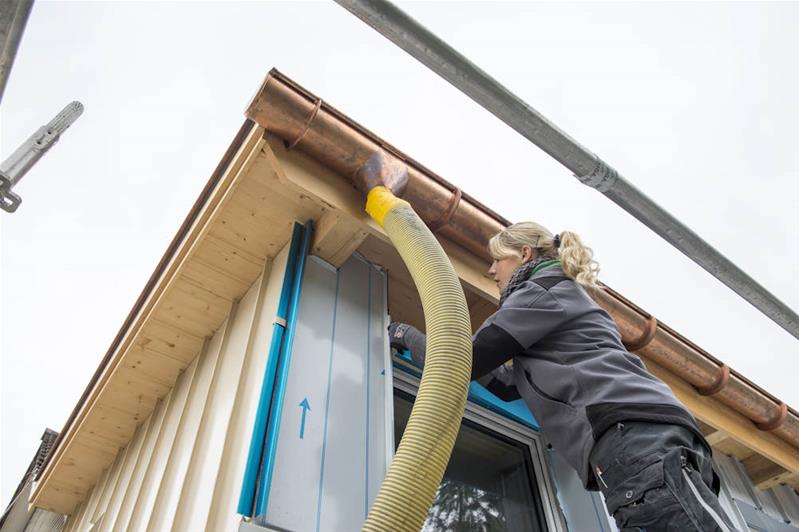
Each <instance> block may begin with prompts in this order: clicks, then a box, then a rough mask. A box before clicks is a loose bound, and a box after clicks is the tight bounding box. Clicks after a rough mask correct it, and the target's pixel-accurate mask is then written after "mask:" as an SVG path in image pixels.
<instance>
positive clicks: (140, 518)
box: [128, 357, 200, 531]
mask: <svg viewBox="0 0 799 532" xmlns="http://www.w3.org/2000/svg"><path fill="white" fill-rule="evenodd" d="M199 360H200V357H197V358H195V359H194V361H193V362H192V363H191V365H190V366H189V367H187V368H186V369H185V370H184V371H183V374H181V376H180V377H178V380H177V382H176V383H175V387H174V388H172V391H171V392H169V393H168V394H167V396H166V397H165V398H164V403H165V405H166V413H165V414H164V421H163V423H162V424H161V430H160V431H159V433H158V437H157V439H156V442H155V448H154V449H153V454H152V456H150V463H149V464H148V465H147V471H146V472H145V473H144V479H143V480H142V485H141V489H140V490H139V494H138V497H137V499H136V504H135V505H134V507H133V514H132V515H131V519H130V523H129V524H128V530H131V531H142V530H144V529H145V527H146V526H147V523H148V522H149V520H150V516H151V515H152V511H153V506H154V504H155V498H156V496H157V494H158V487H159V486H160V484H161V479H162V478H163V475H164V471H165V470H166V462H167V460H168V459H169V453H170V452H171V450H172V443H173V441H174V440H175V434H176V433H177V430H178V425H179V424H180V419H181V417H182V416H183V409H184V408H185V405H186V399H187V398H188V396H189V390H190V389H191V383H192V381H193V380H194V375H195V373H196V371H197V364H198V363H199Z"/></svg>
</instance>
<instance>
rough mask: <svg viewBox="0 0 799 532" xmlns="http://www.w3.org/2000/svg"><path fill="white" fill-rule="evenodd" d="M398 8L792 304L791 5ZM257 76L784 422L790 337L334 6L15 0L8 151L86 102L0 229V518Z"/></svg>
mask: <svg viewBox="0 0 799 532" xmlns="http://www.w3.org/2000/svg"><path fill="white" fill-rule="evenodd" d="M402 7H403V8H404V9H405V10H407V11H408V12H409V13H410V14H411V15H412V16H414V17H415V18H417V19H418V20H420V21H421V22H422V23H423V24H425V25H426V26H427V27H428V28H429V29H431V30H432V31H434V32H435V33H437V34H438V35H439V36H440V37H442V38H443V39H444V40H446V41H447V42H449V43H450V44H451V45H453V46H454V47H455V48H456V49H458V50H459V51H460V52H462V53H464V54H465V55H466V56H467V57H469V58H470V59H471V60H472V61H474V62H475V63H477V64H478V65H479V66H481V67H482V68H483V69H484V70H486V71H487V72H489V73H490V74H491V75H493V76H494V77H495V78H497V79H498V80H500V81H501V82H502V83H504V84H505V85H506V86H507V87H509V88H510V89H511V90H512V91H514V92H515V93H516V94H518V95H519V96H521V97H522V98H523V99H524V100H526V101H527V102H528V103H529V104H530V105H532V106H533V107H534V108H536V109H537V110H538V111H540V112H541V113H543V114H544V116H546V117H547V118H549V119H550V120H551V121H553V122H554V123H555V124H557V125H558V126H559V127H560V128H561V129H563V130H565V131H566V132H567V133H569V134H570V135H571V136H572V137H574V138H576V139H577V140H578V141H579V142H581V143H582V144H583V145H585V146H587V147H588V148H589V149H591V150H593V151H594V152H596V153H598V154H599V155H600V156H601V157H603V158H604V159H605V160H606V161H608V162H609V163H610V164H612V165H613V166H614V167H615V168H617V169H618V170H619V171H620V172H621V173H622V174H623V175H624V176H625V177H627V178H628V179H629V180H630V181H631V182H632V183H634V184H635V185H636V186H637V187H639V188H640V189H641V190H643V191H644V192H645V193H647V194H648V195H649V196H650V197H652V198H653V199H654V200H656V201H657V202H659V203H660V204H661V205H662V206H664V207H665V208H666V209H668V210H669V211H670V212H671V213H672V214H674V215H675V216H676V217H677V218H679V219H681V220H682V221H683V222H684V223H686V224H687V225H688V226H690V227H691V228H693V229H694V230H695V231H696V232H697V233H699V234H700V235H702V236H703V237H704V238H705V239H706V240H707V241H708V242H710V243H711V244H713V245H714V246H716V247H717V249H719V250H720V251H721V252H722V253H724V254H726V255H727V257H729V258H730V259H732V260H733V261H734V262H735V263H737V264H738V265H739V266H740V267H742V268H743V269H744V271H746V272H748V273H749V274H750V275H752V276H753V277H754V278H755V279H757V280H758V281H759V282H760V283H762V284H763V285H764V286H765V287H766V288H768V289H769V290H771V291H772V292H773V293H774V294H776V295H777V296H778V297H779V298H780V299H782V301H784V302H785V303H787V304H788V305H789V306H790V307H791V308H793V309H794V310H796V309H799V238H798V237H797V231H798V230H799V3H796V2H793V3H778V4H765V3H756V4H754V3H614V4H605V3H591V4H585V3H582V4H571V3H565V2H558V3H536V4H531V3H512V4H502V3H458V4H453V3H446V4H441V3H438V4H433V3H407V4H402ZM273 66H275V67H277V68H279V69H281V70H282V71H283V72H284V73H286V74H287V75H289V76H290V77H292V78H293V79H295V80H296V81H297V82H298V83H300V84H301V85H303V86H305V87H306V88H308V89H309V90H311V91H312V92H314V93H316V94H317V95H319V96H321V97H322V98H324V99H325V100H326V101H328V102H330V103H331V104H332V105H333V106H335V107H337V108H339V109H340V110H341V111H343V112H344V113H346V114H348V115H349V116H351V117H353V118H354V119H355V120H357V121H359V122H360V123H362V124H363V125H364V126H366V127H367V128H369V129H371V130H372V131H374V132H376V133H377V134H378V135H380V136H382V137H383V138H385V139H386V140H388V141H389V142H391V143H393V144H394V145H396V146H397V147H398V148H400V149H402V150H403V151H405V152H406V153H408V154H409V155H411V156H412V157H414V158H416V159H418V160H419V161H420V162H422V163H423V164H425V165H427V166H428V167H430V168H431V169H433V170H434V171H436V172H437V173H439V174H441V175H442V176H443V177H444V178H446V179H447V180H449V181H451V182H453V183H455V184H456V185H458V186H460V187H461V188H463V189H464V190H465V191H466V192H468V193H469V194H471V195H473V196H475V197H476V198H478V199H479V200H481V201H482V202H483V203H485V204H486V205H488V206H489V207H491V208H493V209H495V210H497V211H498V212H500V213H502V214H503V215H504V216H506V217H507V218H509V219H511V220H513V221H521V220H525V219H534V220H536V221H539V222H541V223H543V224H544V225H546V226H548V227H549V228H551V229H552V230H554V231H562V230H566V229H568V230H573V231H576V232H578V233H579V234H581V235H582V236H583V238H584V240H585V241H586V243H587V244H588V245H590V246H592V247H593V248H594V250H595V253H596V257H597V259H598V260H599V262H600V264H601V265H602V278H603V280H604V281H605V282H607V283H608V284H610V285H611V286H612V287H614V288H615V289H617V290H618V291H620V292H621V293H622V294H624V295H625V296H626V297H628V298H629V299H631V300H633V301H634V302H636V303H637V304H639V305H640V306H642V307H643V308H644V309H646V310H648V311H650V312H652V313H653V314H654V315H655V316H657V317H658V318H659V319H660V320H661V321H663V322H664V323H666V324H668V325H670V326H672V327H674V328H676V329H677V330H678V331H680V332H681V333H683V334H685V335H686V336H687V337H688V338H690V339H692V340H693V341H695V342H696V343H698V344H699V345H701V346H702V347H704V348H705V349H707V350H708V351H709V352H710V353H712V354H713V355H714V356H716V357H717V358H719V359H721V360H723V361H725V362H727V363H728V364H729V365H730V366H731V367H733V368H734V369H736V370H738V371H739V372H741V373H742V374H744V375H745V376H747V377H748V378H749V379H751V380H753V381H754V382H756V383H758V384H759V385H761V386H763V387H765V388H766V389H767V390H769V391H770V392H772V393H773V394H775V395H776V396H778V397H780V398H782V399H783V400H785V401H786V402H787V403H788V404H790V405H792V406H793V407H798V406H799V356H798V355H799V342H797V341H796V340H795V339H794V338H793V337H792V336H790V335H789V334H788V333H786V332H784V331H783V330H782V329H781V328H779V327H778V326H777V325H775V324H773V323H772V322H771V321H769V320H768V319H767V318H765V317H763V316H762V315H761V314H760V313H759V312H758V311H756V310H755V309H754V308H752V307H751V306H750V305H749V304H748V303H746V302H745V301H744V300H742V299H740V298H739V297H738V296H737V295H735V294H733V293H732V292H731V291H730V290H728V289H727V288H726V287H724V286H723V285H722V284H721V283H720V282H718V281H716V280H715V279H714V278H712V277H711V276H710V275H709V274H707V273H705V271H704V270H702V269H701V268H699V266H696V265H695V264H694V263H693V262H692V261H690V260H689V259H687V258H685V257H684V256H683V255H681V254H680V253H679V252H678V251H677V250H675V249H673V248H672V247H670V246H669V245H668V244H666V243H665V242H663V241H662V240H661V239H660V238H659V237H657V236H656V235H655V234H654V233H652V232H650V231H649V230H648V229H646V228H645V227H644V226H642V225H641V224H640V223H638V222H637V221H635V220H634V219H633V218H632V217H631V216H629V215H627V214H626V213H625V212H624V211H622V210H621V209H620V208H618V207H616V206H615V204H613V203H612V202H610V200H608V199H606V198H605V197H604V196H602V195H601V194H600V193H598V192H596V191H593V190H592V189H589V188H587V187H585V186H584V185H581V184H580V183H579V182H578V181H577V180H576V179H574V178H573V177H572V176H571V175H570V173H569V172H568V171H567V170H565V169H564V168H563V167H561V166H560V165H558V164H557V163H556V162H554V161H553V160H552V159H550V158H549V157H548V156H547V155H545V154H544V153H543V152H541V151H540V150H538V148H536V147H535V146H533V145H532V144H530V143H529V142H528V141H526V140H525V139H523V138H522V137H521V136H519V135H518V134H517V133H515V132H514V131H512V130H511V129H510V128H508V127H507V126H505V125H504V124H502V123H501V122H500V121H499V120H497V119H496V118H494V117H493V116H492V115H490V114H489V113H488V112H487V111H485V110H483V109H482V108H480V107H479V106H478V105H477V104H475V103H473V102H472V101H471V100H469V99H468V98H467V97H466V96H464V95H462V94H461V93H460V92H458V91H457V90H456V89H455V88H453V87H451V86H450V85H449V84H447V83H446V82H445V81H443V80H442V79H440V78H439V77H438V76H436V75H435V74H434V73H432V72H430V71H428V70H427V69H426V68H425V67H424V66H422V65H421V64H420V63H418V62H417V61H416V60H414V59H412V58H411V57H410V56H408V55H406V54H405V53H404V52H402V51H401V50H399V49H398V48H396V47H395V46H394V45H393V44H391V43H389V42H388V41H387V40H385V39H384V38H383V37H381V36H380V35H379V34H377V33H376V32H375V31H374V30H372V29H371V28H369V27H367V26H366V25H364V24H363V23H362V22H360V21H359V20H358V19H356V18H355V17H354V16H352V15H350V14H349V13H348V12H346V11H345V10H344V9H343V8H340V7H338V6H337V5H335V4H332V3H290V4H286V3H255V2H253V3H241V4H233V3H224V4H223V3H77V2H75V3H66V2H64V3H60V2H59V3H51V2H45V1H43V0H40V1H38V2H37V3H36V4H35V5H34V9H33V13H32V15H31V17H30V20H29V22H28V27H27V29H26V32H25V35H24V37H23V40H22V44H21V48H20V50H19V53H18V55H17V61H16V64H15V65H14V69H13V71H12V73H11V77H10V80H9V84H8V86H7V88H6V93H5V96H4V99H3V102H2V115H1V117H2V126H1V127H0V135H2V139H1V143H0V147H2V152H3V154H4V156H7V155H9V154H10V153H11V152H12V151H13V150H14V149H15V148H16V147H17V146H18V145H19V144H20V143H22V142H23V141H24V140H25V139H26V138H27V137H28V136H29V135H30V134H31V133H33V132H34V131H35V130H36V129H37V128H38V127H39V126H41V125H43V124H44V123H46V122H47V121H48V120H49V119H50V118H52V116H54V115H55V113H56V112H58V111H59V110H60V109H61V108H62V107H63V106H64V105H65V104H66V103H68V102H69V101H71V100H74V99H77V100H80V101H81V102H83V104H84V105H85V106H86V111H85V112H84V114H83V116H82V117H81V118H80V119H79V120H78V121H77V122H76V124H75V125H74V126H73V127H72V128H71V129H70V130H69V131H67V133H66V134H65V135H64V136H63V138H62V139H61V141H60V142H59V143H57V144H56V145H55V147H54V148H53V149H52V150H51V151H50V152H49V153H48V154H47V155H46V156H45V157H44V158H43V159H42V160H41V161H40V162H39V163H38V164H37V166H36V167H34V169H33V170H32V171H31V172H30V173H29V174H28V175H27V176H26V177H25V179H24V180H23V181H22V182H21V184H20V185H19V186H18V187H17V189H16V191H17V192H18V193H19V194H20V195H21V196H22V198H23V203H22V205H21V207H20V208H19V210H18V211H17V212H16V213H15V214H13V215H8V214H5V213H0V223H2V232H1V233H0V238H1V239H2V263H1V267H2V279H1V281H2V285H0V291H1V293H2V307H1V311H2V316H1V317H0V324H2V328H1V329H0V335H2V342H1V343H0V345H1V346H2V365H1V366H0V371H2V377H1V380H0V384H1V385H2V386H1V389H0V401H1V402H2V405H1V406H0V416H2V417H1V420H2V423H1V424H0V430H1V431H2V436H1V437H0V446H1V449H0V469H2V477H1V479H2V480H1V481H2V485H1V488H2V489H0V507H4V506H5V505H6V504H7V502H8V501H9V499H10V496H11V494H12V492H13V490H14V488H15V487H16V485H17V483H18V482H19V481H20V479H21V477H22V474H23V473H24V471H25V469H26V467H27V465H28V464H29V462H30V460H31V458H32V456H33V453H34V452H35V450H36V449H37V447H38V443H39V437H40V436H41V434H42V432H44V429H45V427H51V428H53V429H55V430H61V428H62V427H63V424H64V422H65V421H66V419H67V417H68V415H69V413H70V412H71V411H72V409H73V407H74V405H75V403H76V402H77V400H78V398H79V397H80V395H81V393H82V392H83V390H84V388H85V386H86V385H87V383H88V381H89V379H90V377H91V375H92V374H93V372H94V370H95V369H96V367H97V365H98V363H99V361H100V360H101V358H102V356H103V355H104V354H105V352H106V350H107V349H108V346H109V345H110V343H111V341H112V339H113V337H114V336H115V335H116V333H117V331H118V330H119V328H120V326H121V325H122V322H123V320H124V318H125V317H126V316H127V314H128V312H129V310H130V308H131V307H132V305H133V303H134V302H135V300H136V298H137V296H138V295H139V293H140V292H141V290H142V288H143V287H144V285H145V283H146V281H147V279H148V278H149V276H150V274H151V273H152V271H153V270H154V268H155V266H156V264H157V263H158V261H159V259H160V258H161V256H162V254H163V253H164V251H165V249H166V247H167V245H168V243H169V242H170V240H171V239H172V237H173V236H174V234H175V232H176V231H177V229H178V227H179V225H180V223H181V222H182V220H183V218H184V217H185V215H186V214H187V213H188V211H189V208H190V207H191V205H192V204H193V202H194V201H195V199H196V197H197V195H198V194H199V192H200V190H201V189H202V187H203V185H204V184H205V182H206V181H207V179H208V177H209V176H210V174H211V173H212V171H213V169H214V167H215V166H216V164H217V163H218V162H219V160H220V159H221V158H222V155H223V154H224V152H225V150H226V148H227V147H228V145H229V144H230V142H231V140H232V139H233V136H234V134H235V132H236V131H237V129H238V127H239V126H240V125H241V123H242V121H243V119H244V116H243V111H244V109H245V107H246V105H247V103H248V102H249V100H250V98H251V97H252V95H253V94H254V93H255V91H256V90H257V88H258V87H259V85H260V83H261V81H262V79H263V77H264V76H265V75H266V72H267V71H268V70H269V69H270V68H271V67H273Z"/></svg>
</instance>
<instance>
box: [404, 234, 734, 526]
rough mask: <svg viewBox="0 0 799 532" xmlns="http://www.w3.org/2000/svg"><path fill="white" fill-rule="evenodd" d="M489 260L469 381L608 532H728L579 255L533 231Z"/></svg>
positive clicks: (415, 346) (587, 259)
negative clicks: (541, 452) (491, 396)
mask: <svg viewBox="0 0 799 532" xmlns="http://www.w3.org/2000/svg"><path fill="white" fill-rule="evenodd" d="M489 250H490V252H491V255H492V257H493V258H494V262H493V263H492V264H491V268H490V269H489V270H488V273H489V274H490V275H491V276H492V277H493V278H494V280H495V281H496V282H497V286H498V287H499V290H500V293H501V298H500V303H499V308H498V310H497V311H496V312H495V313H494V314H493V315H491V316H490V317H489V318H488V319H487V320H486V321H485V323H483V325H482V326H481V327H480V329H478V331H477V332H476V333H475V335H474V354H473V364H472V379H473V380H475V379H480V381H481V382H483V383H485V384H486V385H487V387H488V389H489V390H491V391H493V392H494V393H495V394H497V395H498V396H499V397H500V398H502V399H504V400H511V399H516V398H519V397H522V398H524V401H525V402H526V403H527V406H528V407H529V408H530V410H531V411H532V412H533V414H534V415H535V417H536V419H537V420H538V422H539V423H540V424H541V427H542V431H543V433H544V434H545V435H546V437H547V438H548V440H549V441H550V442H551V443H552V446H553V447H554V448H555V449H556V450H557V451H558V452H560V453H561V455H562V456H563V457H564V458H565V459H566V460H567V461H568V462H569V464H571V466H572V467H573V468H574V469H575V470H576V471H577V473H578V475H579V476H580V478H581V480H582V481H583V484H584V485H585V487H586V488H587V489H589V490H597V489H599V490H601V491H602V493H603V494H604V496H605V501H606V504H607V507H608V511H609V512H610V514H611V515H612V516H613V517H614V518H615V520H616V523H617V524H618V526H619V528H620V529H623V530H639V529H645V530H647V531H654V530H680V531H683V530H701V531H705V530H722V531H727V530H734V527H733V525H732V524H731V523H730V521H729V518H728V517H727V516H726V515H725V513H724V511H723V510H722V509H721V506H720V505H719V502H718V499H717V497H716V495H717V494H718V477H717V476H716V475H715V473H714V471H713V467H712V461H711V453H710V447H709V446H708V444H707V442H706V441H705V439H704V438H703V436H702V433H701V432H700V431H699V429H698V427H697V425H696V422H695V421H694V418H693V417H692V416H691V414H690V413H689V412H688V410H687V409H686V408H685V406H684V405H683V404H682V403H680V401H678V400H677V398H676V397H675V396H674V394H673V393H672V392H671V390H670V389H669V388H668V386H666V385H665V384H664V383H663V382H661V381H660V380H659V379H657V378H656V377H654V376H653V375H652V374H651V373H649V372H648V371H647V370H646V368H645V367H644V365H643V363H642V362H641V360H640V359H639V358H638V357H637V356H636V355H634V354H631V353H629V352H628V351H627V350H626V349H625V348H624V345H623V344H622V341H621V335H620V334H619V331H618V329H617V328H616V325H615V323H614V322H613V320H612V318H611V317H610V315H609V314H608V313H607V312H605V311H604V310H603V309H602V308H601V307H599V306H598V305H597V304H596V303H595V302H594V301H593V299H591V297H590V296H589V292H590V291H591V290H593V289H595V288H596V287H597V284H596V276H597V272H598V267H597V264H596V262H594V261H593V260H592V252H591V250H590V249H589V248H587V247H585V246H583V245H582V243H581V241H580V239H579V238H578V237H577V235H576V234H574V233H570V232H564V233H561V234H560V235H554V236H553V235H552V233H551V232H550V231H548V230H547V229H546V228H544V227H542V226H541V225H539V224H536V223H533V222H522V223H518V224H514V225H512V226H510V227H508V228H507V229H505V230H504V231H502V232H500V233H499V234H497V235H496V236H494V237H493V238H492V239H491V241H490V242H489ZM389 334H390V338H391V343H392V345H394V346H396V347H400V348H408V349H409V350H410V352H411V356H412V357H413V359H414V360H415V361H416V362H417V363H418V364H420V365H423V364H424V353H425V337H424V334H422V333H421V332H419V331H418V330H417V329H415V328H413V327H411V326H409V325H406V324H400V323H396V322H395V323H392V324H391V326H390V327H389ZM509 361H510V362H509Z"/></svg>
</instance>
